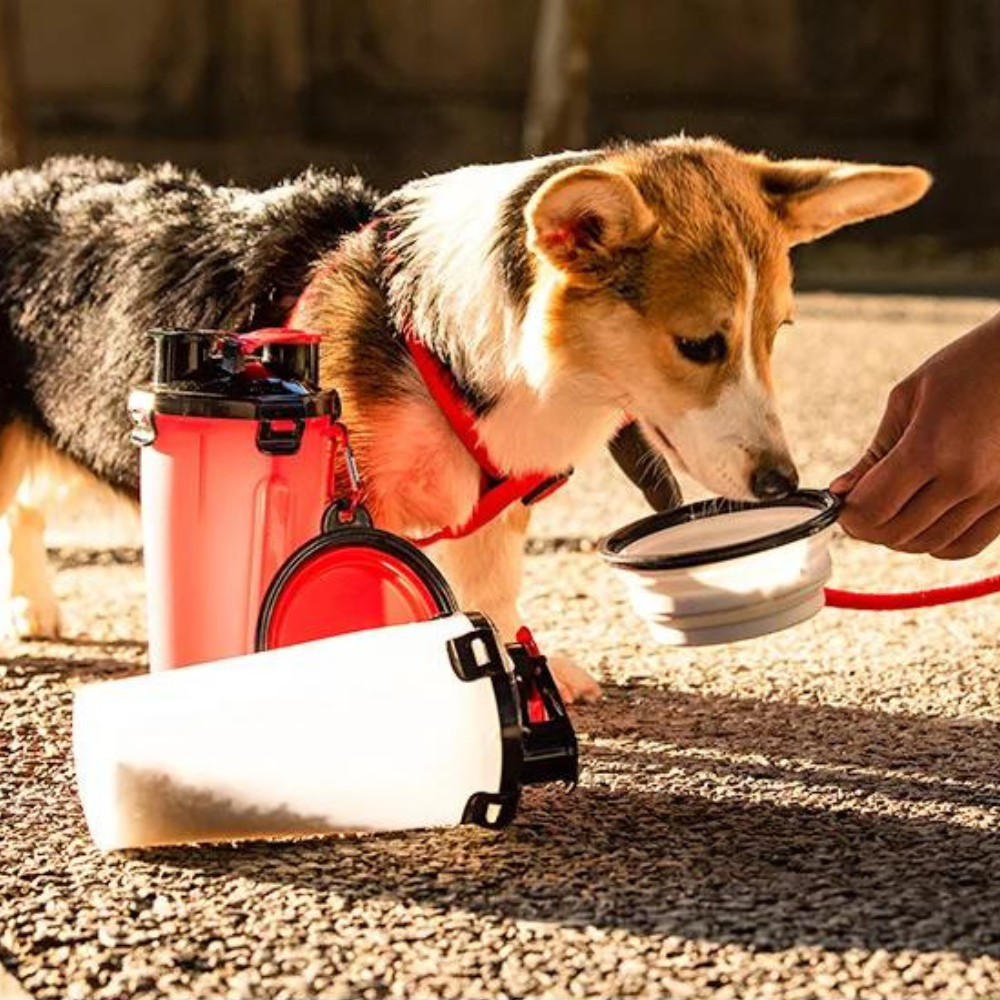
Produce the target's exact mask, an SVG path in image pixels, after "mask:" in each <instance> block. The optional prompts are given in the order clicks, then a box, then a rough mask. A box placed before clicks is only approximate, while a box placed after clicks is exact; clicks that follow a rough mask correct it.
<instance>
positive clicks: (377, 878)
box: [0, 295, 1000, 1000]
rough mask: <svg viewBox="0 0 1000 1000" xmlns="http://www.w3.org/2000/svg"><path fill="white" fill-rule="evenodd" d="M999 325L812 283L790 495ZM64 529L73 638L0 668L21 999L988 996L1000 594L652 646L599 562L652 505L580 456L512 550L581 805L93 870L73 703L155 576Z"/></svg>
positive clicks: (113, 658) (566, 798)
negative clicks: (969, 336)
mask: <svg viewBox="0 0 1000 1000" xmlns="http://www.w3.org/2000/svg"><path fill="white" fill-rule="evenodd" d="M994 308H995V304H994V303H990V302H987V301H982V300H979V301H974V300H927V299H915V298H906V299H902V298H891V299H890V298H878V297H869V298H844V297H835V296H824V295H811V296H804V297H803V299H802V301H801V304H800V317H799V321H798V323H797V324H796V326H795V327H794V329H793V330H791V331H788V332H787V333H786V334H784V335H783V339H782V342H781V344H780V349H779V357H778V374H779V387H780V393H781V395H782V397H783V400H784V403H785V408H786V412H787V422H788V429H789V433H790V436H791V438H792V441H793V442H794V443H795V444H796V446H797V451H798V454H799V458H800V459H801V464H802V467H803V471H804V480H805V482H806V483H808V484H816V485H821V484H823V483H825V482H826V480H827V477H828V476H829V475H830V474H831V473H832V472H834V471H836V470H837V469H839V468H840V467H841V466H842V465H845V464H847V463H848V462H849V461H850V460H851V459H852V458H853V457H854V454H855V452H857V451H858V450H859V449H860V448H862V447H863V445H864V444H865V442H866V440H867V437H868V435H869V434H870V432H871V430H872V429H873V427H874V425H875V423H876V422H877V419H878V416H879V413H880V408H881V404H882V401H883V399H884V395H885V392H886V391H887V389H888V388H889V386H890V385H891V384H892V382H893V380H894V379H896V378H898V377H899V376H901V375H902V374H904V373H905V372H906V371H907V370H909V368H910V367H912V366H913V365H914V364H915V363H916V362H917V361H918V360H919V359H920V358H922V357H924V356H925V355H926V354H928V353H929V352H930V351H932V350H933V349H935V348H936V347H937V346H939V345H940V344H942V343H944V342H945V341H947V340H948V339H949V338H950V337H952V336H954V335H956V334H957V333H959V332H961V331H962V330H964V329H966V328H968V327H969V326H971V325H972V324H973V323H975V322H977V321H978V320H979V319H981V318H983V317H985V316H986V315H988V314H989V313H990V311H991V310H992V309H994ZM80 511H86V508H79V509H78V516H77V519H76V521H75V522H70V523H64V524H63V525H61V527H60V531H59V532H58V534H57V540H58V544H59V545H60V548H59V549H58V551H57V552H56V554H55V563H56V566H57V568H58V576H57V588H58V591H59V593H60V595H61V596H62V598H63V599H64V602H65V610H66V616H67V623H68V632H69V636H68V638H67V639H65V640H64V641H61V642H58V643H33V644H23V645H18V646H12V647H8V648H6V649H5V650H4V656H5V658H4V659H3V660H2V661H0V712H2V720H0V753H2V766H0V821H2V827H0V830H2V841H0V961H2V963H3V964H4V965H5V966H6V967H7V968H8V970H9V971H10V973H11V974H12V975H13V976H15V977H16V979H17V981H19V982H20V983H21V984H22V985H23V987H24V988H25V989H26V990H27V991H28V992H29V993H30V994H31V995H32V996H35V997H38V998H42V997H70V998H83V997H122V996H129V997H182V996H184V997H194V996H196V997H248V996H253V997H302V996H323V997H349V996H366V997H395V996H427V997H432V996H433V997H505V996H526V995H531V996H553V997H554V996H581V997H582V996H609V997H610V996H614V997H622V996H628V997H661V996H671V997H688V996H690V997H715V998H725V997H751V996H752V997H787V998H794V997H929V996H940V997H948V998H953V1000H954V998H964V997H997V996H1000V920H998V918H1000V884H998V883H997V880H996V878H995V873H996V871H997V870H998V868H1000V838H998V831H997V826H998V819H1000V766H998V765H1000V734H998V724H1000V687H998V684H997V673H998V662H997V661H998V656H997V654H998V649H1000V640H998V639H997V634H998V625H1000V610H998V607H1000V604H998V602H997V601H990V600H985V601H981V602H978V603H971V604H968V605H964V606H961V607H957V608H953V609H938V610H934V611H924V612H919V613H912V614H911V613H905V614H895V615H886V616H879V615H871V614H869V615H865V616H861V615H856V614H851V613H847V612H837V611H832V610H830V611H826V612H824V613H822V614H821V615H819V616H818V617H817V618H816V619H814V620H813V621H811V622H809V623H807V624H805V625H802V626H800V627H798V628H796V629H792V630H789V631H787V632H784V633H782V634H780V635H776V636H771V637H768V638H764V639H758V640H755V641H752V642H747V643H741V644H737V645H730V646H724V647H716V648H710V649H701V650H686V651H678V650H671V649H666V648H662V647H657V646H655V645H654V644H653V643H652V642H651V641H650V640H649V639H648V638H647V637H646V636H645V635H644V634H643V632H642V629H641V627H640V626H639V625H638V624H637V623H636V621H635V620H634V619H633V617H632V615H631V614H630V612H629V610H628V608H627V607H626V605H625V604H624V602H623V600H622V595H621V594H619V592H618V590H617V589H616V587H615V584H614V581H613V580H611V579H610V576H609V574H608V572H607V570H606V569H605V568H604V567H603V566H602V565H601V564H600V563H599V561H598V559H597V557H596V556H595V555H594V554H593V553H592V551H590V550H591V549H592V545H593V542H594V540H595V539H596V538H597V537H599V536H600V535H601V534H602V533H603V532H604V531H606V530H608V529H610V528H611V527H614V526H616V525H618V524H619V523H621V522H623V521H624V520H626V519H628V518H631V517H632V516H633V515H638V514H641V513H642V506H641V503H640V501H639V500H638V498H637V497H636V496H634V495H633V493H632V491H631V489H630V487H628V486H627V484H625V483H624V482H622V481H621V480H620V479H619V478H618V477H617V476H616V474H615V472H614V471H613V470H612V469H611V467H610V466H609V465H608V464H606V463H598V464H597V465H595V466H594V467H593V468H591V469H585V470H582V471H581V473H580V475H579V476H578V477H577V480H576V482H575V483H574V484H573V485H572V486H571V487H569V488H568V489H567V490H565V491H564V492H563V494H561V495H560V497H559V498H558V499H556V500H553V501H552V502H551V503H550V504H548V505H543V507H542V509H541V510H540V512H539V516H538V517H537V520H536V524H535V538H534V540H533V542H532V547H531V551H532V555H531V557H530V558H529V559H528V584H527V593H528V597H529V600H528V605H527V607H528V611H529V615H528V617H529V620H530V621H531V622H532V623H533V624H534V625H535V627H536V631H537V632H538V633H539V634H540V635H541V636H542V637H543V639H544V641H545V643H546V644H547V646H548V647H549V649H550V650H556V649H561V650H563V651H566V652H569V653H571V654H572V655H574V656H575V657H576V658H577V660H578V661H580V662H581V663H583V664H584V665H586V666H587V667H589V668H590V669H591V670H592V671H593V672H595V673H596V674H598V675H599V676H600V677H601V679H602V681H603V682H604V684H605V697H604V700H603V701H602V702H601V703H600V704H598V705H596V706H590V707H585V708H581V709H579V710H577V711H575V712H574V718H575V722H576V725H577V728H578V732H579V734H580V737H581V743H582V752H583V761H584V765H583V766H584V770H583V780H582V782H581V785H580V787H579V788H577V789H576V790H575V791H574V792H572V793H568V792H565V791H562V790H559V789H540V790H533V791H531V792H529V793H528V794H527V795H526V797H525V802H524V806H523V809H522V811H521V814H520V816H519V818H518V820H517V821H516V823H515V824H514V826H513V827H512V828H510V829H508V830H507V831H505V832H503V833H500V834H493V833H488V832H485V831H482V830H478V829H473V828H459V829H455V830H448V831H444V832H433V833H413V834H408V835H405V836H380V837H370V838H361V839H346V840H314V841H306V842H299V843H282V844H279V845H274V844H249V845H242V846H217V847H210V848H199V849H196V848H190V849H171V850H159V851H151V852H145V853H135V854H130V855H117V856H110V857H102V856H101V855H99V854H98V853H97V852H96V851H95V850H94V849H93V847H92V846H91V845H90V843H89V841H88V838H87V835H86V831H85V829H84V826H83V822H82V817H81V815H80V810H79V807H78V805H77V801H76V796H75V790H74V787H73V778H72V769H71V764H70V762H69V710H70V703H71V693H72V690H73V688H74V687H75V686H77V685H78V684H80V683H81V682H84V681H89V680H93V679H95V678H104V677H113V676H118V675H121V674H125V673H128V672H131V671H135V670H137V669H140V668H141V667H142V666H143V663H144V656H145V650H144V645H143V627H142V600H143V586H142V578H141V564H140V560H139V557H138V554H137V552H136V550H135V548H134V545H135V529H134V525H133V524H129V523H124V524H122V523H120V522H119V523H116V524H112V525H109V524H107V523H105V524H98V523H97V521H96V520H95V517H94V515H93V514H91V513H80ZM98 544H100V545H109V544H111V545H117V546H118V547H117V548H115V549H113V550H111V551H106V550H103V549H98V548H95V547H94V546H95V545H98ZM998 555H1000V551H998V552H993V553H987V554H985V555H983V556H981V557H980V558H978V559H976V560H974V561H971V562H969V563H965V564H959V565H955V564H935V563H934V562H933V561H931V560H925V559H918V558H913V557H900V556H895V555H893V554H890V553H887V552H884V551H881V550H877V549H873V548H868V547H865V546H861V545H857V544H855V543H853V542H850V541H849V540H847V539H845V538H839V539H837V540H836V542H835V545H834V559H835V564H836V575H835V582H836V583H839V584H841V585H857V586H859V587H864V586H869V587H875V586H878V587H886V588H889V587H908V586H912V585H914V584H917V583H931V582H940V581H944V580H955V579H965V578H970V577H972V576H973V575H975V574H976V573H983V572H986V571H993V572H996V571H998V570H1000V565H998V564H1000V559H998ZM427 780H428V781H429V782H430V781H433V776H431V775H428V777H427ZM13 989H14V984H12V983H10V982H9V981H8V980H4V979H3V978H2V977H0V996H6V995H8V993H7V990H10V991H13ZM11 995H12V993H11Z"/></svg>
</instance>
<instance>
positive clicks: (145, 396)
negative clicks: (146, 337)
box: [130, 329, 340, 420]
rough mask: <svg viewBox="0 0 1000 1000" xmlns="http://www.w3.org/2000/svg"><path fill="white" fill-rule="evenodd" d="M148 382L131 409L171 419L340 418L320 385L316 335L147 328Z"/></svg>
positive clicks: (331, 396)
mask: <svg viewBox="0 0 1000 1000" xmlns="http://www.w3.org/2000/svg"><path fill="white" fill-rule="evenodd" d="M150 337H152V339H153V345H154V353H153V381H152V383H151V385H149V386H146V387H144V388H142V389H140V390H137V391H136V392H134V393H133V394H132V401H131V402H130V408H132V409H135V408H137V407H138V408H140V409H147V410H148V411H150V412H153V413H167V414H172V415H177V416H192V417H194V416H204V417H231V418H237V419H250V420H255V419H256V420H259V419H296V418H305V417H314V416H324V415H330V417H331V419H336V418H337V416H338V415H339V413H340V405H339V400H338V399H337V395H336V393H335V392H333V391H332V390H323V389H320V387H319V340H320V337H319V334H316V333H305V332H303V331H300V330H254V331H252V332H250V333H233V332H231V331H227V330H167V329H162V330H151V331H150Z"/></svg>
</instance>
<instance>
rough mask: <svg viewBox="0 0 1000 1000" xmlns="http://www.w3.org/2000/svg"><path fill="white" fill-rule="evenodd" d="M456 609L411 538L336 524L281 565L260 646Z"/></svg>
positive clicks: (263, 614) (263, 616) (260, 626)
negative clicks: (410, 541) (412, 543)
mask: <svg viewBox="0 0 1000 1000" xmlns="http://www.w3.org/2000/svg"><path fill="white" fill-rule="evenodd" d="M457 610H458V603H457V602H456V600H455V596H454V594H452V592H451V588H450V587H449V586H448V584H447V582H446V581H445V579H444V577H443V576H442V575H441V573H440V572H439V571H438V569H437V567H435V566H434V564H433V563H432V562H431V561H430V560H429V559H428V558H427V557H426V556H425V555H424V554H423V553H422V552H420V551H419V550H418V549H417V548H415V547H414V546H412V545H410V543H409V542H407V541H405V540H404V539H402V538H399V537H398V536H396V535H391V534H389V533H388V532H385V531H379V530H378V529H377V528H362V527H344V528H338V529H336V530H335V531H332V532H330V533H328V534H325V535H320V536H319V537H318V538H314V539H312V540H311V541H309V542H306V544H305V545H303V546H302V547H301V548H300V549H298V550H297V551H296V552H293V553H292V555H290V556H289V557H288V559H287V560H286V561H285V563H284V565H283V566H282V567H281V569H280V570H278V573H277V575H276V576H275V578H274V580H273V581H272V582H271V586H270V587H268V590H267V594H266V595H265V597H264V603H263V604H262V606H261V611H260V618H259V619H258V622H257V643H256V646H257V650H258V651H260V650H265V649H277V648H279V647H281V646H292V645H295V644H296V643H300V642H311V641H313V640H315V639H326V638H329V637H330V636H333V635H342V634H343V633H345V632H359V631H361V630H362V629H368V628H379V627H381V626H384V625H405V624H407V623H409V622H419V621H427V620H429V619H431V618H436V617H437V616H439V615H442V614H452V613H454V612H455V611H457Z"/></svg>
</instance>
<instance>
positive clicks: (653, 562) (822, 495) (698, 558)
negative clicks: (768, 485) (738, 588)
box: [598, 490, 843, 570]
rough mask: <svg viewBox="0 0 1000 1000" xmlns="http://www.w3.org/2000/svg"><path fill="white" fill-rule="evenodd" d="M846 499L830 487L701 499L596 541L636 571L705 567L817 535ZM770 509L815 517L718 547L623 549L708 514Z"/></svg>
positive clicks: (617, 562) (610, 557) (608, 556)
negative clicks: (765, 496) (798, 510)
mask: <svg viewBox="0 0 1000 1000" xmlns="http://www.w3.org/2000/svg"><path fill="white" fill-rule="evenodd" d="M842 506H843V501H842V500H841V499H840V498H839V497H837V496H835V495H834V494H833V493H831V492H830V491H829V490H797V491H796V492H794V493H789V494H788V496H785V497H781V498H780V499H777V500H763V501H754V500H719V499H715V500H698V501H696V502H694V503H690V504H685V505H684V506H683V507H676V508H675V509H674V510H670V511H663V512H662V513H659V514H651V515H649V516H648V517H643V518H640V519H639V520H638V521H633V522H631V523H630V524H626V525H624V526H623V527H621V528H619V529H618V530H617V531H613V532H612V533H611V534H610V535H606V536H605V537H604V538H602V539H601V541H600V542H599V544H598V552H600V554H601V556H602V557H603V558H604V560H605V561H606V562H608V563H610V564H611V565H613V566H616V567H619V568H621V569H633V570H671V569H690V568H692V567H693V566H705V565H708V564H710V563H718V562H726V561H728V560H730V559H740V558H742V557H744V556H751V555H756V554H757V553H759V552H766V551H767V550H769V549H774V548H778V547H779V546H782V545H788V544H790V543H792V542H798V541H801V540H802V539H803V538H810V537H812V536H813V535H818V534H819V533H820V532H821V531H824V530H825V529H826V528H828V527H830V525H831V524H833V523H834V522H835V521H836V520H837V518H838V517H839V516H840V511H841V508H842ZM768 507H811V508H813V509H814V510H816V511H817V513H816V515H815V516H814V517H811V518H809V519H808V520H805V521H803V522H802V523H801V524H794V525H791V526H790V527H788V528H782V529H781V530H780V531H772V532H768V533H767V534H764V535H760V536H758V537H757V538H750V539H747V540H746V541H743V542H732V543H731V544H729V545H717V546H714V547H711V548H707V549H696V550H694V551H689V552H678V553H675V554H672V555H671V554H666V553H658V554H653V555H637V554H630V553H628V552H625V551H623V550H624V549H626V548H627V547H628V546H629V545H632V544H634V543H635V542H638V541H640V540H641V539H643V538H648V537H649V536H650V535H655V534H657V533H658V532H660V531H665V530H666V529H667V528H674V527H677V526H678V525H681V524H689V523H690V522H692V521H700V520H705V519H707V518H710V517H720V516H722V515H724V514H736V513H739V512H740V511H745V510H761V509H764V508H768Z"/></svg>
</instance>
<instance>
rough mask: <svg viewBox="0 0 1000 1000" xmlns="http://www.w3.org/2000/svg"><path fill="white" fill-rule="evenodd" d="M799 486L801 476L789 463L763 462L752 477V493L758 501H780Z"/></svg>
mask: <svg viewBox="0 0 1000 1000" xmlns="http://www.w3.org/2000/svg"><path fill="white" fill-rule="evenodd" d="M798 485H799V474H798V472H797V471H796V470H795V466H794V465H792V464H791V463H789V462H773V461H769V462H762V463H761V464H760V465H758V466H757V468H756V469H755V470H754V471H753V474H752V475H751V476H750V492H751V493H753V495H754V496H755V497H756V498H757V499H758V500H780V499H781V498H782V497H786V496H788V494H789V493H791V492H793V491H794V490H795V489H796V487H798Z"/></svg>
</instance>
